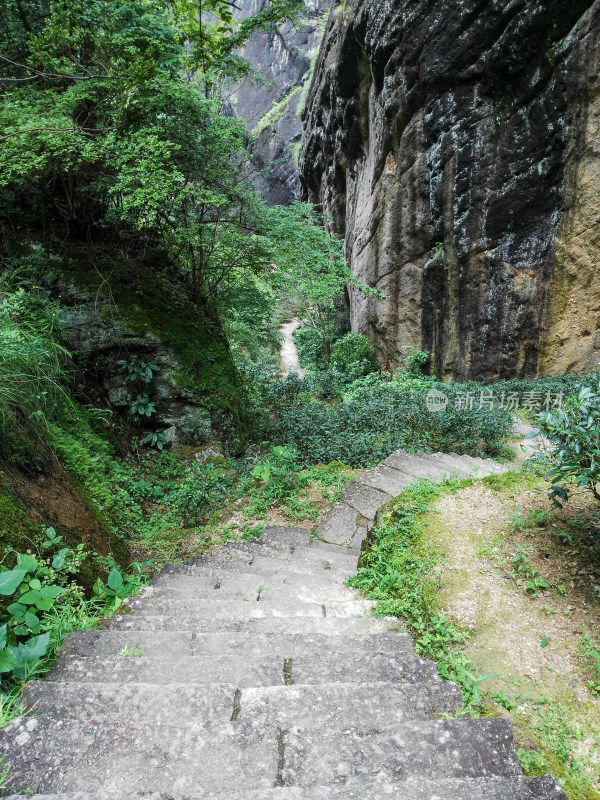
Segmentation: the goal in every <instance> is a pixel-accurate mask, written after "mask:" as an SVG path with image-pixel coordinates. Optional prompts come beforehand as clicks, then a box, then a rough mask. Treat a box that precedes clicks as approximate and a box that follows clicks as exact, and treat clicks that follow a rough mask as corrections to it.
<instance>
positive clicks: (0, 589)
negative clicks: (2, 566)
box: [0, 569, 26, 597]
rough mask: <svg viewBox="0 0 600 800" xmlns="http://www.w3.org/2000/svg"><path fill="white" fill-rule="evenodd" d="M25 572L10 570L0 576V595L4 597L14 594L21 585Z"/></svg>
mask: <svg viewBox="0 0 600 800" xmlns="http://www.w3.org/2000/svg"><path fill="white" fill-rule="evenodd" d="M25 575H26V572H25V570H24V569H10V570H8V571H7V572H3V573H2V574H0V594H1V595H4V596H5V597H6V596H8V595H10V594H14V593H15V592H16V591H17V589H18V588H19V586H20V585H21V583H22V581H23V578H24V577H25Z"/></svg>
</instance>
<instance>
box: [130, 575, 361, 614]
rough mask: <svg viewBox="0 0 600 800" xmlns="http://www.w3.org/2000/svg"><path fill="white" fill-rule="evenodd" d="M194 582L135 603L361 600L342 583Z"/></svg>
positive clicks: (148, 593)
mask: <svg viewBox="0 0 600 800" xmlns="http://www.w3.org/2000/svg"><path fill="white" fill-rule="evenodd" d="M233 574H234V575H235V574H236V573H233ZM238 574H239V573H238ZM194 581H195V578H183V577H182V578H181V579H179V580H173V581H171V582H169V583H165V584H163V585H162V586H148V587H145V588H144V589H143V590H142V591H141V592H140V593H139V594H138V595H137V597H136V598H135V600H136V601H138V602H142V601H144V600H150V599H151V600H152V601H153V602H154V601H156V600H160V601H161V602H163V603H164V602H165V600H166V599H168V598H173V600H175V601H177V600H189V601H190V602H194V603H196V602H221V603H230V602H233V601H238V600H244V601H250V602H260V603H269V604H272V603H274V602H277V601H278V600H279V599H280V598H285V600H286V601H287V602H289V601H290V600H297V601H298V602H300V603H302V602H305V603H321V604H322V603H332V602H334V603H335V602H344V601H351V600H360V599H361V597H360V595H359V593H358V591H357V590H356V589H350V588H349V587H348V586H345V585H344V584H343V583H337V582H333V581H331V582H329V581H317V580H304V581H302V582H297V581H287V580H285V579H284V580H282V579H277V577H271V578H270V579H269V580H266V579H265V578H264V577H262V578H261V577H260V576H258V580H254V581H252V580H244V581H240V583H239V584H238V585H236V583H235V582H234V581H232V582H231V584H230V585H227V584H226V582H225V581H224V582H223V583H221V584H220V585H218V588H216V589H215V588H214V586H212V587H205V586H203V585H200V586H198V585H197V584H196V585H195V583H194ZM128 604H129V605H131V607H132V608H135V607H136V606H135V604H134V603H133V600H131V602H130V601H128Z"/></svg>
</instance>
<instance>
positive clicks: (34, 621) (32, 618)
mask: <svg viewBox="0 0 600 800" xmlns="http://www.w3.org/2000/svg"><path fill="white" fill-rule="evenodd" d="M25 624H26V625H28V626H29V627H30V628H35V627H36V626H37V625H39V624H40V621H39V619H38V618H37V617H36V615H35V614H34V613H33V612H32V611H28V612H27V613H26V614H25Z"/></svg>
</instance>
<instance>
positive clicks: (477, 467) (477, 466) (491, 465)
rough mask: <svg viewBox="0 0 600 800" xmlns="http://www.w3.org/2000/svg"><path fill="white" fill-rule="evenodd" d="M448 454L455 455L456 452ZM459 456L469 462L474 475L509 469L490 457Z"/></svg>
mask: <svg viewBox="0 0 600 800" xmlns="http://www.w3.org/2000/svg"><path fill="white" fill-rule="evenodd" d="M450 455H452V456H456V455H457V454H456V453H451V454H450ZM459 458H462V459H465V460H466V461H467V462H468V463H469V464H471V466H472V467H473V471H474V473H473V474H474V475H475V476H478V475H479V476H481V477H483V476H485V475H500V474H501V473H503V472H507V471H508V470H509V469H510V467H509V466H506V465H503V464H499V463H498V462H497V461H494V460H493V459H491V458H477V457H475V456H459Z"/></svg>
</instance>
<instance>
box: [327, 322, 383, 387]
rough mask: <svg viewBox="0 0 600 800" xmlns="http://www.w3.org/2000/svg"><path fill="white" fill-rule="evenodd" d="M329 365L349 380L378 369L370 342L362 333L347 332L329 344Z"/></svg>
mask: <svg viewBox="0 0 600 800" xmlns="http://www.w3.org/2000/svg"><path fill="white" fill-rule="evenodd" d="M331 366H332V368H333V369H334V370H336V371H337V372H341V373H343V374H344V375H346V376H347V377H348V378H349V379H351V380H356V379H357V378H363V377H365V375H369V374H371V373H373V372H377V371H379V367H378V366H377V364H376V362H375V358H374V356H373V348H372V347H371V343H370V342H369V340H368V339H367V337H366V336H365V335H364V334H363V333H347V334H346V335H345V336H344V337H342V338H341V339H338V340H337V341H336V342H334V343H333V344H332V345H331Z"/></svg>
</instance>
